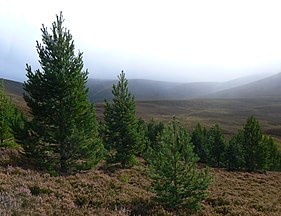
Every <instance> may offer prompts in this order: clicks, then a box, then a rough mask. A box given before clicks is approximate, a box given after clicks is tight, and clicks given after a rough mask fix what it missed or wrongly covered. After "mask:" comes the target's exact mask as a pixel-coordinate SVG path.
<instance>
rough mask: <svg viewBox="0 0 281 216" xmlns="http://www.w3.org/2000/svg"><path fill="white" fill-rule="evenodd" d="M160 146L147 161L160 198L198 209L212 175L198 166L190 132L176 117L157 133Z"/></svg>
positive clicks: (171, 204)
mask: <svg viewBox="0 0 281 216" xmlns="http://www.w3.org/2000/svg"><path fill="white" fill-rule="evenodd" d="M158 145H159V146H161V147H160V148H159V149H157V150H154V149H152V148H151V152H150V157H149V160H148V162H149V168H150V175H151V178H152V179H153V180H154V182H153V188H154V190H155V192H156V194H157V199H158V200H159V201H160V202H162V203H164V204H165V205H166V207H168V208H172V209H178V208H182V207H183V208H187V209H189V210H190V211H192V210H198V209H199V208H200V202H201V201H202V200H203V199H205V198H206V196H207V192H206V190H207V188H208V186H209V184H210V180H211V177H210V175H209V174H208V170H201V171H198V170H197V169H196V162H197V161H198V158H197V156H196V155H195V154H194V153H193V145H192V143H191V141H190V136H189V135H188V133H187V131H186V130H184V129H183V128H182V127H181V126H180V125H179V124H178V122H177V121H176V120H175V118H174V119H173V121H172V122H170V124H169V126H168V127H165V128H164V130H163V133H162V135H161V136H158Z"/></svg>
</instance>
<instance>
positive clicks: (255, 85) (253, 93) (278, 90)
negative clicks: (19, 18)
mask: <svg viewBox="0 0 281 216" xmlns="http://www.w3.org/2000/svg"><path fill="white" fill-rule="evenodd" d="M280 83H281V73H279V74H275V75H272V76H269V77H267V78H263V79H260V80H258V81H255V82H251V83H248V84H245V85H240V86H237V87H234V88H229V89H225V90H222V91H218V92H215V93H212V94H209V95H208V97H211V98H261V97H281V87H280Z"/></svg>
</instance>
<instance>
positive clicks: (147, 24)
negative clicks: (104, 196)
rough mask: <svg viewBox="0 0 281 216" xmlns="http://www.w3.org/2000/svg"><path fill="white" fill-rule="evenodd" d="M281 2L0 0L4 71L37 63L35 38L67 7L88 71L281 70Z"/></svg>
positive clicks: (164, 76) (189, 73) (166, 74)
mask: <svg viewBox="0 0 281 216" xmlns="http://www.w3.org/2000/svg"><path fill="white" fill-rule="evenodd" d="M280 10H281V2H280V1H271V0H264V1H258V0H253V1H251V0H235V1H226V0H212V1H210V0H197V1H188V0H183V1H180V0H169V1H165V0H159V1H158V0H141V1H140V0H139V1H135V0H118V1H116V0H111V1H109V0H103V1H95V0H92V1H91V0H89V1H86V0H81V1H67V0H49V1H41V0H36V1H35V0H26V1H20V0H18V1H15V0H0V32H1V34H0V77H4V78H8V79H14V80H20V81H22V80H24V79H25V64H26V63H29V64H31V65H32V66H33V70H35V69H37V68H38V64H37V60H38V56H37V53H36V50H35V44H36V40H39V41H41V32H40V28H41V25H42V23H44V24H45V26H48V27H50V26H51V23H52V22H53V21H54V20H55V14H58V13H59V12H60V11H63V15H64V18H65V26H66V27H67V28H68V29H69V30H70V32H71V33H72V35H73V38H74V40H75V45H76V49H77V50H78V49H79V50H81V51H82V52H84V63H85V68H88V69H89V72H90V77H93V78H111V79H114V78H116V77H117V75H118V74H119V73H120V71H121V70H124V71H125V72H126V75H127V77H128V78H143V79H154V80H166V81H181V82H190V81H223V80H229V79H233V78H236V77H240V76H246V75H250V74H254V73H278V72H281V28H280V26H281V13H280Z"/></svg>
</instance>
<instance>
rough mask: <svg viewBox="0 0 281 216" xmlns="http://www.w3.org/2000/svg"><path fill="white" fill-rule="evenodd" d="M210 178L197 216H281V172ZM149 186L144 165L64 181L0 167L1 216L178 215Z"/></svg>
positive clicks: (219, 171) (225, 174) (218, 173)
mask: <svg viewBox="0 0 281 216" xmlns="http://www.w3.org/2000/svg"><path fill="white" fill-rule="evenodd" d="M1 154H2V155H3V154H5V153H4V152H3V151H2V152H1ZM10 155H12V154H11V152H9V154H8V155H7V157H9V156H10ZM7 157H6V159H7ZM5 161H7V160H5ZM211 173H212V175H213V177H214V179H213V182H212V185H211V187H210V189H209V192H210V195H209V198H207V200H205V201H204V202H203V203H202V211H201V213H199V214H198V215H281V173H277V172H268V173H265V174H260V173H243V172H226V171H224V170H222V169H211ZM150 183H151V182H150V180H149V178H148V177H147V174H146V167H145V165H144V162H141V163H140V165H138V166H135V167H133V168H131V169H124V170H122V169H118V168H116V167H111V168H110V169H109V168H105V167H99V168H98V169H96V170H92V171H89V172H85V173H79V174H76V175H72V176H60V177H52V176H50V175H49V174H46V173H41V172H36V171H33V170H29V169H22V168H19V167H15V166H7V163H6V166H1V167H0V215H176V213H175V212H169V211H168V210H165V209H164V208H163V207H161V205H159V204H157V202H156V201H155V199H154V198H155V194H154V193H153V192H151V191H150V189H149V187H150ZM177 214H180V215H188V214H187V213H186V211H184V210H180V211H179V212H178V213H177Z"/></svg>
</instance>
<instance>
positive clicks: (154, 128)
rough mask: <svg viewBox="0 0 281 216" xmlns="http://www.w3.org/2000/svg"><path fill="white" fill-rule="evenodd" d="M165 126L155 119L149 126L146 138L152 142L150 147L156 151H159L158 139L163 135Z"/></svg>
mask: <svg viewBox="0 0 281 216" xmlns="http://www.w3.org/2000/svg"><path fill="white" fill-rule="evenodd" d="M163 130H164V124H163V123H162V122H155V121H154V120H153V119H152V120H151V121H150V122H149V123H148V124H147V131H146V136H147V138H148V140H149V142H150V147H151V148H153V149H154V150H156V149H159V146H158V141H157V137H158V136H161V135H162V132H163Z"/></svg>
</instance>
